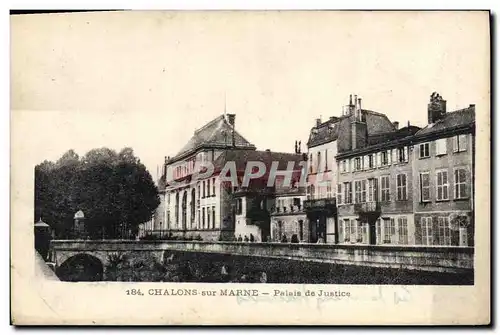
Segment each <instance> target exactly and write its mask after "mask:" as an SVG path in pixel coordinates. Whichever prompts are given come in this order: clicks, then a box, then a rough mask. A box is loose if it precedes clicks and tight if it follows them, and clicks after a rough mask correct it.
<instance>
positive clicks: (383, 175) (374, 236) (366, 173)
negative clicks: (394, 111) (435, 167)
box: [337, 126, 419, 244]
mask: <svg viewBox="0 0 500 335" xmlns="http://www.w3.org/2000/svg"><path fill="white" fill-rule="evenodd" d="M418 130H419V128H418V127H414V126H408V127H405V128H402V129H394V131H391V132H388V133H385V134H381V135H380V136H377V138H376V139H372V141H371V142H372V143H373V144H369V145H367V146H365V147H362V148H359V149H356V150H353V151H348V152H344V153H342V154H339V155H338V156H337V164H338V170H339V179H338V184H337V205H338V217H339V236H340V238H339V243H360V244H414V241H413V240H412V238H413V236H414V231H415V228H414V215H413V200H414V199H413V197H414V195H413V189H414V187H413V168H412V161H413V160H412V159H411V158H410V157H411V156H412V154H413V150H412V145H411V139H412V135H413V134H415V133H416V132H417V131H418ZM375 141H377V142H379V143H378V144H374V142H375Z"/></svg>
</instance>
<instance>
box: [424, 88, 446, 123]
mask: <svg viewBox="0 0 500 335" xmlns="http://www.w3.org/2000/svg"><path fill="white" fill-rule="evenodd" d="M445 115H446V100H444V99H443V97H442V96H440V95H439V94H438V93H436V92H434V93H432V95H431V99H430V102H429V104H428V105H427V123H429V124H431V123H436V122H437V121H439V120H442V119H443V118H444V117H445Z"/></svg>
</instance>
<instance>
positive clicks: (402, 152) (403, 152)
mask: <svg viewBox="0 0 500 335" xmlns="http://www.w3.org/2000/svg"><path fill="white" fill-rule="evenodd" d="M397 160H398V162H399V163H404V162H408V147H403V148H398V149H397Z"/></svg>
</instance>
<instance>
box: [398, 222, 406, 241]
mask: <svg viewBox="0 0 500 335" xmlns="http://www.w3.org/2000/svg"><path fill="white" fill-rule="evenodd" d="M398 243H399V244H408V220H407V219H406V217H400V218H398Z"/></svg>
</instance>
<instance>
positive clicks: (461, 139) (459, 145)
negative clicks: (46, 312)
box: [453, 135, 467, 152]
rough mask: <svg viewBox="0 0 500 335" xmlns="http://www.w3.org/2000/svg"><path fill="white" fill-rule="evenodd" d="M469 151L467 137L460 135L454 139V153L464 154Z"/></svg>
mask: <svg viewBox="0 0 500 335" xmlns="http://www.w3.org/2000/svg"><path fill="white" fill-rule="evenodd" d="M466 150H467V135H458V136H454V137H453V152H462V151H466Z"/></svg>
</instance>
